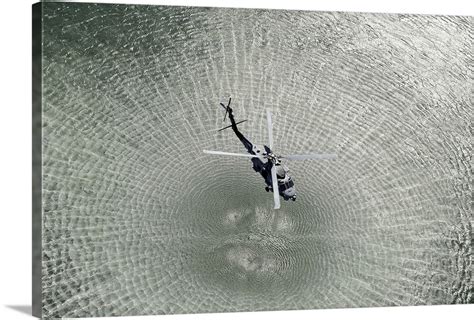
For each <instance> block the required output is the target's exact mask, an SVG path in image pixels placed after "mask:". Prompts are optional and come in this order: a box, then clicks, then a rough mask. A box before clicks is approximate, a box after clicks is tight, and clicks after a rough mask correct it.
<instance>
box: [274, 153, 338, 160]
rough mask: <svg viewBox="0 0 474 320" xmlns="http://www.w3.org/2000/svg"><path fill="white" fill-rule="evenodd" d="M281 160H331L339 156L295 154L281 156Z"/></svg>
mask: <svg viewBox="0 0 474 320" xmlns="http://www.w3.org/2000/svg"><path fill="white" fill-rule="evenodd" d="M280 158H282V159H287V160H330V159H336V158H337V154H332V153H330V154H324V153H323V154H316V153H313V154H293V155H289V156H281V157H280Z"/></svg>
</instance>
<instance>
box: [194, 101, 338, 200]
mask: <svg viewBox="0 0 474 320" xmlns="http://www.w3.org/2000/svg"><path fill="white" fill-rule="evenodd" d="M231 100H232V98H229V102H228V103H227V105H224V104H223V103H222V102H221V103H220V106H222V107H223V108H224V109H225V114H224V122H225V121H226V118H227V115H228V116H229V120H230V122H231V124H230V125H229V126H226V127H224V128H222V129H219V130H217V131H218V132H220V131H222V130H225V129H228V128H232V130H233V131H234V133H235V135H236V136H237V138H239V140H240V142H242V144H243V145H244V147H245V149H247V152H248V153H249V154H243V153H232V152H223V151H213V150H203V152H204V153H206V154H212V155H222V156H236V157H247V158H250V160H251V161H252V168H253V169H254V170H255V171H256V172H258V173H260V174H261V176H262V177H263V179H264V180H265V184H266V186H265V191H267V192H272V193H273V199H274V204H275V206H274V209H280V207H281V204H280V196H281V197H282V198H283V199H284V200H286V201H289V200H292V201H296V188H295V183H294V181H293V179H292V178H291V177H290V175H289V174H288V172H289V169H288V167H287V166H285V165H284V164H282V159H284V160H291V161H293V160H321V159H335V158H337V155H336V154H315V153H310V154H301V155H276V154H275V153H274V152H273V150H272V149H273V123H272V114H271V111H270V109H267V110H266V111H267V127H268V146H267V145H256V144H253V143H251V142H250V141H249V140H248V139H247V138H246V137H245V136H244V135H243V134H242V133H241V132H240V131H239V128H238V127H237V125H238V124H241V123H243V122H245V121H247V120H242V121H239V122H236V121H235V118H234V114H233V110H232V108H231V107H230V103H231Z"/></svg>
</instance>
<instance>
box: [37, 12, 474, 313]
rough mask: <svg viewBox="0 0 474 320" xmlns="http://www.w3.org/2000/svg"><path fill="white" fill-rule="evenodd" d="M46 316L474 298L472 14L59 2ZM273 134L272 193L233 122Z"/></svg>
mask: <svg viewBox="0 0 474 320" xmlns="http://www.w3.org/2000/svg"><path fill="white" fill-rule="evenodd" d="M43 12H44V19H43V28H44V38H43V44H44V52H43V53H44V55H43V72H44V79H43V84H44V87H43V90H44V91H43V311H44V316H45V317H46V318H48V317H61V316H67V317H78V316H81V317H90V316H114V315H138V314H161V313H190V312H218V311H243V310H275V309H300V308H304V309H309V308H333V307H362V306H390V305H417V304H448V303H472V302H473V299H474V296H473V286H472V283H473V282H472V223H473V216H472V207H471V205H472V199H471V196H472V191H473V189H472V140H471V137H472V113H473V108H472V88H473V81H472V65H473V59H472V57H473V55H472V40H473V35H472V30H473V19H472V18H470V17H444V16H411V15H386V14H355V13H324V12H298V11H272V10H242V9H241V10H237V9H216V8H212V9H211V8H181V7H159V6H124V5H93V4H73V3H46V4H44V7H43ZM229 96H231V97H232V98H233V106H234V110H235V115H236V117H237V119H239V120H243V119H248V122H246V123H244V124H242V125H241V129H242V131H243V132H244V133H245V134H246V136H247V137H248V138H249V139H250V140H251V141H253V142H256V143H265V142H266V141H267V132H266V119H265V109H267V108H269V109H271V110H272V113H273V115H274V136H275V137H274V139H275V150H276V152H277V153H280V154H290V153H291V154H294V153H303V152H321V153H337V154H338V156H339V157H338V159H337V160H336V161H312V162H310V161H302V162H294V163H293V162H292V163H287V165H288V166H289V167H290V173H291V175H292V176H293V178H294V180H295V184H296V188H297V192H298V200H297V201H296V202H290V203H288V202H284V203H282V209H281V210H278V211H275V210H273V209H272V201H273V200H272V196H271V194H269V193H266V192H265V190H264V183H263V180H262V179H261V177H259V176H258V175H257V174H256V173H255V172H253V170H252V169H251V163H250V161H249V160H248V159H240V158H226V157H215V156H210V155H206V154H204V153H202V150H203V149H214V150H222V151H229V152H243V151H244V149H243V147H242V146H241V145H240V144H239V141H238V139H237V138H236V137H235V135H233V133H232V132H231V131H228V130H225V131H222V132H219V133H216V129H218V128H221V127H223V126H225V124H224V123H223V122H222V118H223V113H222V109H221V108H220V107H219V102H221V101H226V100H227V99H228V98H229Z"/></svg>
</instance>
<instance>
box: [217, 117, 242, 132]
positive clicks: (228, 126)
mask: <svg viewBox="0 0 474 320" xmlns="http://www.w3.org/2000/svg"><path fill="white" fill-rule="evenodd" d="M245 121H247V119H245V120H242V121H239V122H236V123H235V125H238V124H240V123H242V122H245ZM230 127H232V125H230V126H227V127H224V128H222V129H219V130H217V132H219V131H222V130H225V129H228V128H230Z"/></svg>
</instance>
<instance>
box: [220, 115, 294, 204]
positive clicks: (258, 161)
mask: <svg viewBox="0 0 474 320" xmlns="http://www.w3.org/2000/svg"><path fill="white" fill-rule="evenodd" d="M227 112H228V113H229V119H230V121H231V123H232V126H231V127H232V130H233V131H234V133H235V134H236V135H237V138H239V140H240V141H241V142H242V144H243V145H244V147H245V149H247V152H248V153H250V154H252V155H256V156H259V157H258V158H252V159H251V161H252V164H253V166H252V168H253V169H254V170H255V171H256V172H258V173H260V174H261V176H262V177H263V179H264V180H265V184H266V185H267V186H266V187H265V190H266V191H267V192H269V191H272V192H274V190H273V187H272V175H271V169H272V166H275V167H276V168H277V178H278V189H279V190H278V193H279V194H280V196H282V197H283V199H284V200H293V201H295V200H296V189H295V184H294V182H293V179H292V178H291V177H290V176H289V175H288V169H287V168H286V167H285V166H282V165H281V163H280V161H279V160H278V158H277V157H276V156H275V155H274V154H273V152H272V150H270V148H269V147H267V146H265V145H264V146H258V145H254V144H253V143H251V142H250V141H249V140H248V139H247V138H246V137H245V136H244V135H243V134H242V133H241V132H240V131H239V129H238V128H237V124H236V122H235V120H234V115H233V113H232V109H231V108H230V107H228V110H227Z"/></svg>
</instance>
